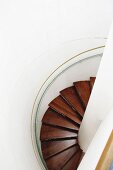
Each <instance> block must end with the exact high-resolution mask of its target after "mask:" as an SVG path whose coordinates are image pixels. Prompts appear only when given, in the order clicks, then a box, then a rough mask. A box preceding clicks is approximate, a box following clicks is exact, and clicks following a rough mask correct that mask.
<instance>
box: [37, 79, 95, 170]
mask: <svg viewBox="0 0 113 170" xmlns="http://www.w3.org/2000/svg"><path fill="white" fill-rule="evenodd" d="M94 82H95V77H90V80H84V81H78V82H74V83H73V86H71V87H68V88H66V89H64V90H62V91H60V95H59V96H58V97H56V98H55V99H54V100H52V101H51V102H50V103H49V108H48V109H47V111H46V112H45V114H44V116H43V118H42V126H41V133H40V140H41V149H42V154H43V158H44V160H45V163H46V165H47V168H48V170H76V169H77V167H78V166H79V164H80V161H81V160H82V158H83V156H84V153H83V151H82V149H81V148H80V145H79V140H78V132H79V128H80V125H81V122H82V119H83V116H84V113H85V109H86V107H87V104H88V101H89V97H90V95H91V91H92V88H93V85H94Z"/></svg>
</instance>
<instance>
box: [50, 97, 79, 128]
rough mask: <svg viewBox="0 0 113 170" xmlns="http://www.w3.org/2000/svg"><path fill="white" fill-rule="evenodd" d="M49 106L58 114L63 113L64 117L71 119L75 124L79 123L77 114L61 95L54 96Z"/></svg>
mask: <svg viewBox="0 0 113 170" xmlns="http://www.w3.org/2000/svg"><path fill="white" fill-rule="evenodd" d="M49 106H50V107H51V108H52V109H53V110H55V111H56V112H58V113H59V114H61V115H63V116H64V117H66V118H68V119H70V120H72V121H73V122H75V123H76V124H78V125H80V124H81V120H80V118H79V117H78V114H77V113H76V112H75V111H74V110H73V109H72V108H71V107H70V106H69V105H68V104H67V103H66V101H65V100H64V99H63V98H62V97H61V96H58V97H56V98H55V99H54V100H53V101H52V102H51V103H50V104H49Z"/></svg>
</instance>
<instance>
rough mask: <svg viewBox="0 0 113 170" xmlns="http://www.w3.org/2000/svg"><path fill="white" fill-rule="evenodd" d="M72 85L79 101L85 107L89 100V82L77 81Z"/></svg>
mask: <svg viewBox="0 0 113 170" xmlns="http://www.w3.org/2000/svg"><path fill="white" fill-rule="evenodd" d="M74 86H75V89H76V91H77V93H78V96H79V97H80V99H81V102H82V104H83V106H84V108H86V107H87V104H88V101H89V97H90V94H91V89H90V82H89V81H78V82H75V83H74Z"/></svg>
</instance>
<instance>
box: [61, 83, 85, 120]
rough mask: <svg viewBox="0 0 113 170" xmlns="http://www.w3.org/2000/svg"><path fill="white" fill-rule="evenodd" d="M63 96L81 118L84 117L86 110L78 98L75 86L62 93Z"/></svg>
mask: <svg viewBox="0 0 113 170" xmlns="http://www.w3.org/2000/svg"><path fill="white" fill-rule="evenodd" d="M60 94H61V96H62V97H63V98H64V99H65V100H66V101H67V102H68V104H69V105H70V106H71V107H72V108H73V109H74V110H75V111H77V112H78V113H79V114H80V116H82V117H83V115H84V108H83V106H82V104H81V101H80V99H79V97H78V94H77V92H76V90H75V87H74V86H71V87H68V88H66V89H64V90H62V91H61V92H60Z"/></svg>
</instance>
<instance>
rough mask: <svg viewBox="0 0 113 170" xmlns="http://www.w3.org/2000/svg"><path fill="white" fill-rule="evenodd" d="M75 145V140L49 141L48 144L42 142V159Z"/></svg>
mask: <svg viewBox="0 0 113 170" xmlns="http://www.w3.org/2000/svg"><path fill="white" fill-rule="evenodd" d="M75 144H77V140H75V139H72V140H63V141H49V142H42V143H41V148H42V153H43V157H44V159H47V158H48V157H51V156H53V155H55V154H58V153H59V152H62V151H63V150H65V149H67V148H69V147H71V146H72V145H75Z"/></svg>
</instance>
